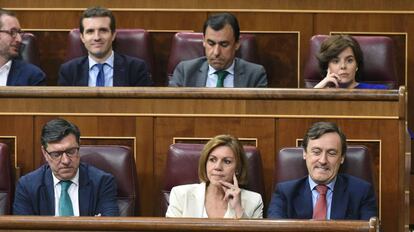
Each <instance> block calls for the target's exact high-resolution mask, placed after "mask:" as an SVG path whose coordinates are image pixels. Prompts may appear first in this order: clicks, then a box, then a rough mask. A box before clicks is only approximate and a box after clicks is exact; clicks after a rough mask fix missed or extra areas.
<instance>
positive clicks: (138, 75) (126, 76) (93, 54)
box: [58, 7, 153, 86]
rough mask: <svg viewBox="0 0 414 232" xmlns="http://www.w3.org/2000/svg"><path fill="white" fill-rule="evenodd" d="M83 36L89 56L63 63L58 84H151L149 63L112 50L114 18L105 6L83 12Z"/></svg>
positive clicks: (81, 23) (81, 28)
mask: <svg viewBox="0 0 414 232" xmlns="http://www.w3.org/2000/svg"><path fill="white" fill-rule="evenodd" d="M79 30H80V38H81V40H82V42H83V44H84V45H85V48H86V50H87V51H88V56H84V57H80V58H75V59H73V60H70V61H68V62H66V63H64V64H62V65H61V66H60V70H59V79H58V85H63V86H151V85H152V84H153V83H152V80H151V78H150V75H149V71H148V68H147V65H146V63H145V62H144V61H143V60H141V59H138V58H135V57H131V56H127V55H123V54H119V53H117V52H114V51H113V50H112V42H113V41H114V40H115V37H116V31H115V17H114V15H113V14H112V12H111V11H110V10H108V9H106V8H102V7H92V8H89V9H87V10H86V11H85V12H83V14H82V17H81V19H80V23H79Z"/></svg>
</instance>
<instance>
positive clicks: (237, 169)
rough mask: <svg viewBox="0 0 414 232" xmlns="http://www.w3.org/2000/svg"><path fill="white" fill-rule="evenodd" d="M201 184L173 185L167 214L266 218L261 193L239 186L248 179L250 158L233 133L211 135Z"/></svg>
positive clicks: (204, 154) (203, 157) (203, 155)
mask: <svg viewBox="0 0 414 232" xmlns="http://www.w3.org/2000/svg"><path fill="white" fill-rule="evenodd" d="M198 175H199V179H200V182H201V183H200V184H188V185H181V186H176V187H174V188H172V190H171V193H170V204H169V206H168V209H167V213H166V217H197V218H263V201H262V198H261V196H260V194H258V193H255V192H252V191H249V190H245V189H242V188H240V187H239V184H240V185H245V184H246V183H247V159H246V156H245V153H244V150H243V147H242V145H241V144H240V142H239V141H238V140H237V139H236V138H235V137H233V136H230V135H218V136H216V137H214V138H213V139H211V140H210V141H209V142H208V143H207V144H206V145H205V146H204V149H203V151H202V152H201V156H200V160H199V165H198Z"/></svg>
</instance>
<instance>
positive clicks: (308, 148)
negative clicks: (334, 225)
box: [267, 122, 377, 220]
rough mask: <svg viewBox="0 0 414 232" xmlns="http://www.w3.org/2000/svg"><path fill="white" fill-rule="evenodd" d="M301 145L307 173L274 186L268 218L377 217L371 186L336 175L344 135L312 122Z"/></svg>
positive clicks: (343, 152)
mask: <svg viewBox="0 0 414 232" xmlns="http://www.w3.org/2000/svg"><path fill="white" fill-rule="evenodd" d="M302 145H303V148H304V152H303V158H304V159H305V161H306V166H307V169H308V173H309V176H307V177H304V178H301V179H297V180H292V181H286V182H282V183H279V184H278V185H277V186H276V189H275V192H274V193H273V196H272V200H271V202H270V205H269V208H268V215H267V216H268V217H269V218H278V219H279V218H289V219H311V218H313V219H317V220H318V219H319V220H326V219H328V220H329V219H349V220H369V218H370V217H374V216H377V206H376V199H375V194H374V190H373V187H372V185H371V184H370V183H368V182H366V181H364V180H362V179H359V178H356V177H353V176H350V175H346V174H338V170H339V166H340V165H341V164H342V163H343V161H344V158H345V152H346V147H347V145H346V137H345V135H344V134H343V133H342V131H341V130H340V129H339V128H338V127H337V126H336V125H335V124H334V123H328V122H318V123H315V124H314V125H312V127H311V128H309V130H308V132H307V133H306V135H305V137H304V139H303V143H302Z"/></svg>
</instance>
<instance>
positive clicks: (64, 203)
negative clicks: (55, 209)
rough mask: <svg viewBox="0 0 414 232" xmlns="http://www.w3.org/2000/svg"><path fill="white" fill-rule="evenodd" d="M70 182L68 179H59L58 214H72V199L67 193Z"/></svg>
mask: <svg viewBox="0 0 414 232" xmlns="http://www.w3.org/2000/svg"><path fill="white" fill-rule="evenodd" d="M71 184H72V181H70V180H62V181H60V199H59V215H60V216H73V207H72V201H71V200H70V196H69V194H68V189H69V186H70V185H71Z"/></svg>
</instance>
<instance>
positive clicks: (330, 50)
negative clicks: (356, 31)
mask: <svg viewBox="0 0 414 232" xmlns="http://www.w3.org/2000/svg"><path fill="white" fill-rule="evenodd" d="M348 47H350V48H351V49H352V51H353V52H354V56H355V60H356V63H357V66H358V71H357V72H356V74H355V80H356V81H360V80H361V79H360V78H361V76H360V73H361V71H362V70H363V68H364V55H363V53H362V50H361V47H360V46H359V43H358V41H356V40H355V39H354V38H353V37H352V36H350V35H333V36H330V37H329V38H328V39H326V40H325V41H323V42H322V44H321V48H320V50H319V53H318V54H317V55H316V58H317V59H318V61H319V69H320V73H321V75H322V76H323V77H325V76H326V74H327V70H328V65H329V62H330V61H331V60H332V59H333V58H335V57H337V56H338V55H339V53H341V52H342V51H343V50H345V49H346V48H348Z"/></svg>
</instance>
